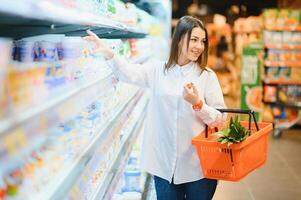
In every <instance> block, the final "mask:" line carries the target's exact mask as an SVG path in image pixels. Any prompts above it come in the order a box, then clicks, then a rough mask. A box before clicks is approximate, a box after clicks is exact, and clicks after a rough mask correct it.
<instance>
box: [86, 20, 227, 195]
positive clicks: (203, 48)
mask: <svg viewBox="0 0 301 200" xmlns="http://www.w3.org/2000/svg"><path fill="white" fill-rule="evenodd" d="M88 34H89V36H87V37H85V39H86V40H88V41H92V42H94V44H95V51H97V52H101V53H102V54H103V56H104V57H105V58H106V59H107V63H108V64H109V65H110V66H111V68H112V70H113V72H114V73H115V75H116V76H118V77H119V79H120V80H123V81H127V82H130V83H133V84H136V85H139V86H142V87H146V88H149V89H150V90H151V98H150V102H149V105H148V113H147V118H146V125H145V126H146V127H145V130H146V131H145V134H144V144H143V149H142V161H141V163H142V169H144V170H145V171H147V172H149V173H150V174H152V175H153V176H154V180H155V188H156V193H157V198H158V200H177V199H180V200H182V199H188V200H209V199H212V197H213V195H214V192H215V189H216V185H217V181H216V180H209V179H206V178H204V176H203V173H202V171H201V170H200V162H199V158H198V156H197V152H196V149H195V148H194V147H193V146H192V145H191V139H192V137H193V136H195V135H197V134H198V133H200V132H201V131H203V130H204V128H205V124H208V125H210V126H213V125H219V124H220V123H222V122H223V121H224V117H223V115H222V114H221V113H220V112H219V111H217V110H216V108H224V107H225V105H224V100H223V95H222V91H221V88H220V85H219V83H218V80H217V77H216V75H215V73H214V72H213V71H211V70H210V69H207V68H206V63H207V56H208V36H207V31H206V29H205V27H204V25H203V24H202V22H201V21H200V20H198V19H196V18H193V17H190V16H184V17H182V18H181V19H180V20H179V22H178V24H177V26H176V28H175V31H174V34H173V39H172V44H171V50H170V56H169V59H168V61H167V62H160V61H156V62H155V61H153V62H149V63H147V64H143V65H137V64H136V65H134V64H129V63H128V62H126V61H125V60H124V59H121V58H119V57H118V56H117V55H114V53H113V51H112V50H111V49H110V48H108V47H106V46H105V45H104V44H102V42H101V41H100V40H99V38H98V37H97V36H96V35H95V34H94V33H92V32H91V31H88Z"/></svg>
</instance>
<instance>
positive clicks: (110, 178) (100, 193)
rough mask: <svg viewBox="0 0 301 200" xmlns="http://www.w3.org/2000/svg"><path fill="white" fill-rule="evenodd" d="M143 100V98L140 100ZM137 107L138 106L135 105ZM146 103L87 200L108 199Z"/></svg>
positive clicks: (144, 110) (143, 115)
mask: <svg viewBox="0 0 301 200" xmlns="http://www.w3.org/2000/svg"><path fill="white" fill-rule="evenodd" d="M142 101H143V100H142ZM137 107H139V106H137ZM145 112H146V104H145V105H144V108H143V110H142V112H141V113H139V114H138V115H137V114H136V120H134V121H135V122H136V123H135V124H133V125H132V126H131V128H130V131H129V132H128V133H127V134H126V136H124V137H125V139H124V140H123V142H122V144H121V147H120V150H119V153H118V154H117V155H116V156H115V158H113V159H112V160H113V162H112V163H111V164H110V167H109V168H108V169H109V171H108V173H107V174H106V175H105V176H104V177H103V178H102V180H101V181H100V183H99V185H98V186H97V189H96V191H95V192H94V193H93V194H92V195H91V196H90V197H88V199H89V200H97V199H103V200H104V199H108V200H109V199H110V198H111V197H112V195H113V193H114V191H115V186H116V185H117V182H118V181H119V179H120V176H121V174H122V171H123V169H124V167H125V165H126V161H127V160H128V156H129V154H130V152H131V148H132V146H133V144H134V142H135V141H136V138H137V136H138V134H139V133H140V132H141V130H142V127H143V126H142V125H143V122H144V118H145Z"/></svg>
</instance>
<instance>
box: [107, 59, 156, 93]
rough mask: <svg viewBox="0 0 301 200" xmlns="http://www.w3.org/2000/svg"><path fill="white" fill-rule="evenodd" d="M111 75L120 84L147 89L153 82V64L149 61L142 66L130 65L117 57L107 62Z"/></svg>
mask: <svg viewBox="0 0 301 200" xmlns="http://www.w3.org/2000/svg"><path fill="white" fill-rule="evenodd" d="M107 64H108V65H109V66H110V67H111V69H112V71H113V74H114V75H115V76H116V77H117V78H118V79H119V80H120V81H122V82H126V83H131V84H134V85H137V86H140V87H146V88H149V87H150V86H151V83H152V82H153V76H154V70H155V65H156V64H155V62H154V61H153V60H150V61H148V62H146V63H144V64H132V63H130V62H128V61H127V60H125V59H124V58H121V57H119V56H117V55H114V56H113V58H111V59H110V60H107Z"/></svg>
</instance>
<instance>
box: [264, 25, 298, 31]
mask: <svg viewBox="0 0 301 200" xmlns="http://www.w3.org/2000/svg"><path fill="white" fill-rule="evenodd" d="M265 30H267V31H281V32H282V31H297V32H299V31H301V26H286V27H273V28H265Z"/></svg>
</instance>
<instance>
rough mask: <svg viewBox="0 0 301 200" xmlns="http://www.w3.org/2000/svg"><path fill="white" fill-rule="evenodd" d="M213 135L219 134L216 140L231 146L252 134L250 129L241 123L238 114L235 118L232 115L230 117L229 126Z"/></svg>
mask: <svg viewBox="0 0 301 200" xmlns="http://www.w3.org/2000/svg"><path fill="white" fill-rule="evenodd" d="M213 135H216V136H218V138H217V140H216V141H218V142H220V143H221V144H228V146H230V145H231V144H234V143H239V142H242V141H244V140H245V139H246V138H247V137H248V136H249V135H250V131H249V130H247V129H246V128H245V127H243V126H242V125H241V124H240V123H239V120H238V116H237V115H236V116H235V119H234V120H233V118H232V117H231V118H230V122H229V125H228V127H226V128H223V129H222V130H220V131H218V132H216V133H215V134H213Z"/></svg>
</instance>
